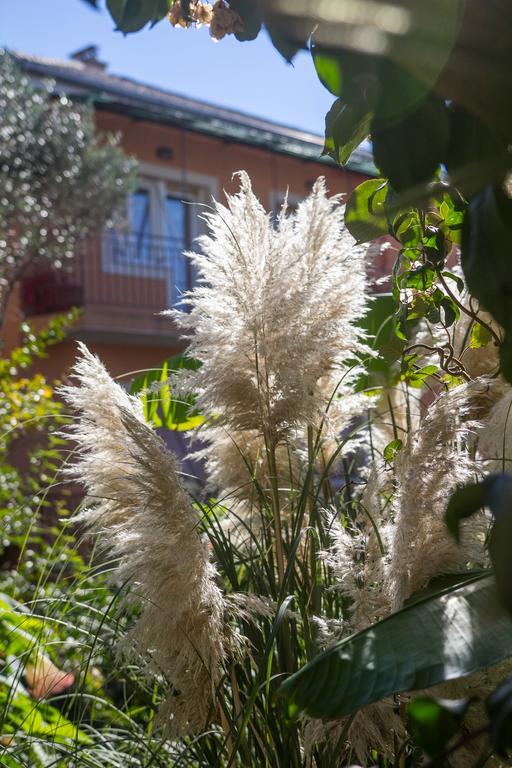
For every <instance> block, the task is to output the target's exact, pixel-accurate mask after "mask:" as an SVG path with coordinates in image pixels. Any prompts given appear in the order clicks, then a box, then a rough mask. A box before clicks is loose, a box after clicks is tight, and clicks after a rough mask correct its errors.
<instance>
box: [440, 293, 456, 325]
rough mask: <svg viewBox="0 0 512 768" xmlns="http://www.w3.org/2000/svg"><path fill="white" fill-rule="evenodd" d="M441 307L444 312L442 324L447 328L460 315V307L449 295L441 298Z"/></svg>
mask: <svg viewBox="0 0 512 768" xmlns="http://www.w3.org/2000/svg"><path fill="white" fill-rule="evenodd" d="M441 308H442V310H443V314H444V324H445V326H446V327H447V328H449V327H450V326H452V325H453V324H454V322H455V321H456V320H458V319H459V317H460V309H459V308H458V306H457V305H456V303H455V302H454V301H453V299H451V298H450V297H449V296H444V297H443V299H442V300H441Z"/></svg>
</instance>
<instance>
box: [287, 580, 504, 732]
mask: <svg viewBox="0 0 512 768" xmlns="http://www.w3.org/2000/svg"><path fill="white" fill-rule="evenodd" d="M447 614H449V615H450V621H449V622H446V620H445V617H446V615H447ZM511 654H512V620H511V618H510V616H509V614H508V612H507V611H505V610H504V609H503V608H502V607H501V604H500V603H499V600H498V597H497V595H496V591H495V584H494V580H493V578H492V576H484V577H482V576H477V577H476V578H473V579H472V580H471V577H470V576H469V577H468V579H467V582H466V583H464V584H462V586H461V585H460V584H459V585H457V586H456V587H452V588H449V589H447V590H444V591H442V592H440V593H438V594H435V595H428V596H427V597H426V598H425V599H424V600H417V601H416V602H414V603H413V604H412V605H409V606H407V607H406V608H404V609H402V610H401V611H399V612H398V613H395V614H392V615H391V616H389V617H388V618H386V619H383V620H382V621H380V622H378V623H377V624H374V625H373V626H370V627H369V628H368V629H365V630H363V631H361V632H358V633H357V634H355V635H352V636H351V637H349V638H347V639H345V640H341V641H340V642H338V643H336V644H335V645H333V646H332V647H331V648H329V649H328V650H326V651H324V652H323V653H320V654H319V655H318V656H317V657H316V658H315V659H314V660H313V661H311V662H310V663H309V664H307V665H306V666H305V667H303V668H302V669H301V670H300V671H299V672H297V673H296V674H294V675H292V676H291V677H290V678H288V680H286V681H285V682H284V683H283V685H282V686H281V689H280V691H281V693H282V694H283V695H285V696H286V697H287V698H288V700H289V702H290V705H289V706H290V708H291V710H292V711H294V712H298V711H305V712H307V714H309V715H311V716H312V717H340V716H341V715H348V714H351V713H354V712H357V710H359V709H361V708H362V707H364V706H366V705H367V704H371V703H372V702H374V701H378V700H379V699H382V698H384V697H385V696H390V695H392V694H394V693H397V692H399V691H411V690H417V689H420V688H428V687H429V686H432V685H435V684H436V683H439V682H442V681H443V680H452V679H454V678H457V677H462V676H463V675H467V674H469V673H470V672H475V671H477V670H479V669H483V668H485V667H487V666H489V665H491V664H494V663H497V662H498V661H501V660H502V659H504V658H506V657H508V656H510V655H511Z"/></svg>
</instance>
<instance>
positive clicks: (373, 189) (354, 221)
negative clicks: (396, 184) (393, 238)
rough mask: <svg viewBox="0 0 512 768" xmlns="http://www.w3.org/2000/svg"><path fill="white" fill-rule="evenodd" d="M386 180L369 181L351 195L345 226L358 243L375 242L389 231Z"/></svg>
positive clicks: (346, 211)
mask: <svg viewBox="0 0 512 768" xmlns="http://www.w3.org/2000/svg"><path fill="white" fill-rule="evenodd" d="M387 191H388V185H387V182H386V180H385V179H369V180H368V181H363V183H362V184H359V185H358V186H357V187H356V188H355V189H354V191H353V192H352V194H351V195H350V197H349V199H348V202H347V207H346V209H345V225H346V227H347V229H348V231H349V232H350V234H351V235H352V237H354V238H355V239H356V241H357V242H358V243H365V242H367V241H369V240H374V239H375V238H376V237H380V236H382V235H384V234H386V233H387V231H388V221H387V218H386V209H385V203H386V196H387Z"/></svg>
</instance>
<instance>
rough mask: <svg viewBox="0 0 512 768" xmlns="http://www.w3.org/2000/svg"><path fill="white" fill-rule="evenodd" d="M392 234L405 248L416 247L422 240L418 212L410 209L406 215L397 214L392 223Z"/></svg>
mask: <svg viewBox="0 0 512 768" xmlns="http://www.w3.org/2000/svg"><path fill="white" fill-rule="evenodd" d="M393 233H394V235H395V237H396V238H397V240H400V242H401V243H402V245H403V246H404V247H405V248H414V247H417V246H418V245H419V244H420V243H421V238H422V229H421V222H420V217H419V215H418V211H417V210H415V209H411V210H410V211H407V212H406V213H399V214H398V216H396V217H395V219H394V221H393Z"/></svg>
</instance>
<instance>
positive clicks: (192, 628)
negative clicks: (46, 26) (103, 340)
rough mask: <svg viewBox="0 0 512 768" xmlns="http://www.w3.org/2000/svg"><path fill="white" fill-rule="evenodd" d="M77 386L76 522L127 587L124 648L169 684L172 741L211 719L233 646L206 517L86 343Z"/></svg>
mask: <svg viewBox="0 0 512 768" xmlns="http://www.w3.org/2000/svg"><path fill="white" fill-rule="evenodd" d="M80 354H81V356H80V358H79V360H78V362H77V363H76V365H75V367H74V372H73V373H74V377H75V379H76V380H77V382H78V386H67V387H64V388H63V389H62V394H63V396H64V399H65V400H66V402H67V404H68V405H69V406H70V407H71V408H72V409H73V410H74V411H75V412H76V413H77V414H78V418H77V420H76V421H74V422H73V424H72V426H71V428H70V436H71V437H72V439H73V440H74V442H75V443H76V446H77V450H76V453H77V458H76V460H75V461H74V463H73V465H72V467H71V468H70V469H69V473H70V475H71V477H72V478H73V479H75V480H78V481H79V482H80V483H81V484H82V485H83V486H84V488H85V492H86V498H85V501H84V510H83V511H82V512H81V513H80V514H79V515H78V516H77V520H80V521H82V522H84V523H85V524H86V525H87V526H88V527H89V528H90V529H91V530H92V531H94V532H95V533H96V534H97V536H98V540H99V544H100V547H101V548H102V549H103V550H104V551H105V552H106V553H108V555H109V556H110V557H111V558H113V559H114V561H115V562H116V568H115V570H114V571H113V575H114V579H115V583H116V584H118V585H128V586H129V592H128V595H127V599H128V600H129V602H131V603H133V604H135V605H136V606H138V607H139V615H138V618H137V620H136V622H135V624H134V626H133V628H132V629H131V631H130V633H129V634H128V636H127V637H126V638H125V640H124V643H123V649H124V650H125V651H132V650H133V651H135V652H138V653H141V652H143V653H145V654H146V658H147V659H148V662H149V671H150V672H151V673H152V674H155V675H157V676H162V677H163V678H164V680H165V681H166V682H167V683H168V684H169V686H170V693H169V696H168V697H167V699H166V701H165V706H164V707H163V709H162V712H161V715H162V718H163V719H164V721H165V724H166V726H167V728H168V731H169V732H170V734H171V735H174V736H182V735H184V734H186V733H189V732H191V731H197V730H199V729H201V728H202V727H204V726H206V724H207V723H208V722H209V720H211V719H213V717H214V716H215V707H216V703H215V686H216V684H217V683H218V681H219V678H220V676H221V674H222V671H221V670H222V665H223V663H224V660H225V659H226V657H227V656H228V655H229V653H230V650H231V649H232V648H233V647H234V644H235V642H234V640H235V638H234V635H233V633H232V632H231V630H230V628H229V625H228V623H227V620H226V613H227V611H226V604H225V601H224V598H223V595H222V591H221V590H220V588H219V587H218V586H217V583H216V570H215V567H214V566H213V564H212V563H211V561H210V554H209V549H208V544H207V541H206V540H205V537H204V536H203V535H201V533H200V526H201V519H200V515H199V514H198V513H197V511H196V510H195V509H194V507H193V504H192V501H191V499H190V498H189V497H188V496H187V494H186V492H185V491H184V490H183V487H182V484H181V481H180V479H179V476H178V467H177V464H176V459H175V458H174V456H173V455H172V454H171V453H170V452H169V451H168V450H167V449H166V447H165V445H164V443H163V441H162V440H161V439H160V438H159V437H158V435H157V434H156V433H155V432H154V430H153V429H152V427H151V426H149V425H148V424H147V423H146V422H145V421H144V419H143V416H142V411H141V407H140V403H139V402H138V401H137V399H136V398H134V397H131V396H129V395H128V394H127V393H126V392H125V391H124V390H123V389H122V387H121V386H120V385H118V384H116V383H115V382H114V381H113V380H112V379H111V378H110V376H109V375H108V373H107V371H106V370H105V368H104V367H103V365H102V364H101V363H100V361H99V360H98V359H97V358H96V357H95V356H94V355H92V354H91V353H90V352H89V351H88V350H87V349H86V347H84V346H83V345H80Z"/></svg>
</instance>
